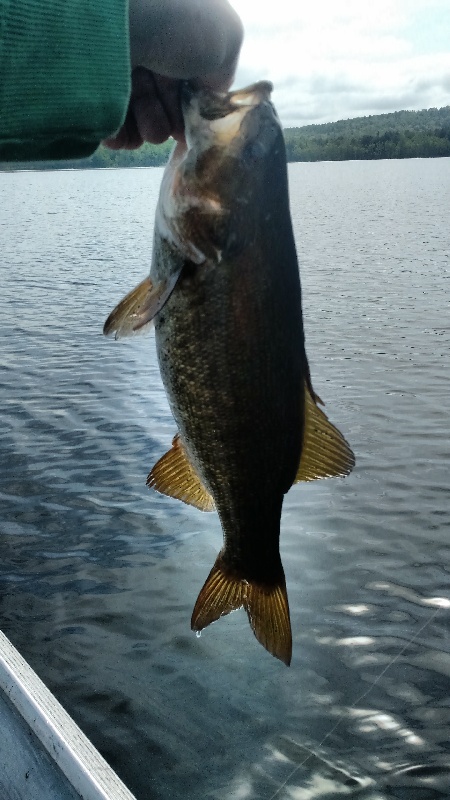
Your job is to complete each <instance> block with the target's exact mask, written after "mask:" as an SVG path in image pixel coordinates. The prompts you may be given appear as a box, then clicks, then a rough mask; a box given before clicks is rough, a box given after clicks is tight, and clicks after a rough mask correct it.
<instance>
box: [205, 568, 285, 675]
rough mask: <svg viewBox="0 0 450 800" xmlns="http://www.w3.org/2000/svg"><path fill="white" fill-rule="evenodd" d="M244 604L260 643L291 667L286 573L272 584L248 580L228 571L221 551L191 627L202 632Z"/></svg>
mask: <svg viewBox="0 0 450 800" xmlns="http://www.w3.org/2000/svg"><path fill="white" fill-rule="evenodd" d="M241 607H244V608H245V610H246V612H247V616H248V619H249V622H250V625H251V628H252V630H253V633H254V634H255V636H256V638H257V640H258V642H260V644H262V645H263V647H265V648H266V650H268V652H269V653H271V654H272V655H273V656H275V658H279V659H280V661H283V662H284V663H285V664H287V665H288V666H289V664H290V663H291V657H292V633H291V623H290V618H289V603H288V598H287V592H286V584H285V580H284V575H283V574H282V573H281V576H280V580H279V582H278V583H276V584H273V585H270V586H269V585H265V584H260V583H257V582H255V581H247V580H245V579H244V578H241V577H239V576H237V575H233V574H232V573H230V571H229V570H227V568H226V565H225V564H224V561H223V557H222V555H221V554H220V553H219V555H218V557H217V560H216V563H215V564H214V566H213V568H212V570H211V572H210V573H209V575H208V578H207V579H206V581H205V584H204V586H203V588H202V590H201V592H200V594H199V596H198V598H197V602H196V603H195V606H194V610H193V612H192V619H191V628H192V630H193V631H201V630H203V628H206V626H207V625H210V624H211V622H215V621H216V620H218V619H219V617H222V616H225V614H229V613H230V611H234V610H235V609H237V608H241Z"/></svg>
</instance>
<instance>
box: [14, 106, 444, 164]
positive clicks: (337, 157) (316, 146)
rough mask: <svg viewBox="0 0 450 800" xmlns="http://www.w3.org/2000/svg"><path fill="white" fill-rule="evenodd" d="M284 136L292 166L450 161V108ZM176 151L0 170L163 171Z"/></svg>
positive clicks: (151, 149) (158, 149)
mask: <svg viewBox="0 0 450 800" xmlns="http://www.w3.org/2000/svg"><path fill="white" fill-rule="evenodd" d="M284 136H285V140H286V153H287V160H288V161H289V162H293V161H351V160H373V159H381V158H438V157H442V156H450V106H444V107H443V108H429V109H423V110H422V111H394V112H392V113H390V114H376V115H370V116H367V117H356V118H354V119H346V120H339V121H338V122H326V123H325V124H322V125H304V126H302V127H300V128H285V129H284ZM172 146H173V142H171V141H169V142H164V144H162V145H152V144H145V145H143V146H142V147H141V148H139V150H109V149H108V148H106V147H103V146H102V145H101V146H100V147H99V148H98V149H97V150H96V152H95V153H94V154H93V155H92V156H90V158H85V159H79V160H73V161H47V162H34V163H26V164H22V165H19V164H17V163H15V164H0V169H3V170H11V169H18V168H21V167H22V168H24V169H41V170H42V169H101V168H114V167H121V168H124V167H159V166H164V164H165V163H166V162H167V159H168V156H169V153H170V151H171V149H172Z"/></svg>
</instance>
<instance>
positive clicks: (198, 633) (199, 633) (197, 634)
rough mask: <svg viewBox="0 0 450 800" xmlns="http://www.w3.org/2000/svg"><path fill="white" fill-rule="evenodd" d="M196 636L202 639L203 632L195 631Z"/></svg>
mask: <svg viewBox="0 0 450 800" xmlns="http://www.w3.org/2000/svg"><path fill="white" fill-rule="evenodd" d="M195 635H196V637H197V639H200V636H201V635H202V632H201V631H195Z"/></svg>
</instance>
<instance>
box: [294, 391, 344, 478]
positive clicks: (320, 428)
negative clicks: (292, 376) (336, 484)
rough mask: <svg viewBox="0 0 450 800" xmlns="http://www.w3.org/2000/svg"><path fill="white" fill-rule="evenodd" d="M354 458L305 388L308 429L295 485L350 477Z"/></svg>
mask: <svg viewBox="0 0 450 800" xmlns="http://www.w3.org/2000/svg"><path fill="white" fill-rule="evenodd" d="M354 466H355V456H354V455H353V452H352V450H351V448H350V445H349V444H348V442H347V441H346V440H345V439H344V437H343V435H342V433H341V432H340V431H338V429H337V428H335V426H334V425H332V424H331V422H330V421H329V419H328V417H327V415H326V414H324V412H323V411H322V410H321V409H320V408H319V407H318V406H317V404H316V402H315V401H314V399H313V397H312V396H311V392H310V390H309V388H308V387H307V386H306V385H305V428H304V434H303V447H302V455H301V458H300V465H299V468H298V471H297V475H296V477H295V481H294V483H298V482H299V481H314V480H318V479H319V478H335V477H344V476H345V475H348V474H349V473H350V472H351V471H352V469H353V467H354Z"/></svg>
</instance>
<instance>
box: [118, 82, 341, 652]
mask: <svg viewBox="0 0 450 800" xmlns="http://www.w3.org/2000/svg"><path fill="white" fill-rule="evenodd" d="M270 91H271V85H270V84H268V83H267V82H260V83H258V84H255V85H254V86H252V87H248V88H247V89H243V90H240V91H237V92H230V93H228V94H217V93H213V92H211V91H207V90H203V91H197V92H195V91H194V90H193V89H191V88H190V87H189V85H186V87H185V89H184V93H183V113H184V120H185V126H186V140H187V142H188V145H185V144H181V143H179V144H177V146H176V147H175V150H174V152H173V154H172V157H171V160H170V161H169V164H168V165H167V167H166V171H165V174H164V177H163V181H162V185H161V191H160V198H159V202H158V208H157V213H156V224H155V237H154V247H153V257H152V267H151V272H150V276H149V278H148V279H146V280H145V281H143V282H142V284H140V286H139V287H138V289H137V290H133V292H131V293H130V295H128V296H127V298H125V299H124V300H123V301H122V303H120V304H119V306H117V308H116V309H115V310H114V311H113V312H112V314H111V315H110V317H109V318H108V320H107V322H106V324H105V332H106V333H111V332H116V336H117V335H122V334H128V333H130V332H132V331H133V330H139V329H140V328H142V327H143V326H145V325H146V324H148V323H149V322H150V321H151V320H153V319H154V321H155V329H156V337H155V338H156V348H157V353H158V359H159V365H160V371H161V377H162V380H163V383H164V386H165V389H166V393H167V396H168V399H169V403H170V407H171V409H172V413H173V416H174V419H175V422H176V424H177V427H178V433H177V436H176V437H175V439H174V442H173V445H172V448H171V450H169V452H168V453H166V454H165V455H164V456H163V457H162V458H161V459H160V460H159V461H158V463H157V464H156V465H155V467H154V468H153V470H152V471H151V473H150V475H149V477H148V481H147V483H148V485H149V486H151V487H154V488H155V489H157V490H158V491H160V492H163V493H164V494H167V495H169V496H172V497H174V498H177V499H180V500H183V501H184V502H187V503H191V504H192V505H195V506H197V507H198V508H201V509H203V510H212V509H214V508H215V509H216V510H217V512H218V514H219V517H220V521H221V524H222V528H223V533H224V546H223V548H222V550H221V552H220V553H219V555H218V557H217V560H216V562H215V564H214V566H213V568H212V570H211V572H210V574H209V576H208V578H207V580H206V582H205V584H204V586H203V588H202V590H201V592H200V594H199V596H198V599H197V602H196V604H195V607H194V611H193V614H192V620H191V626H192V628H193V630H195V631H200V630H202V629H203V628H204V627H206V626H207V625H209V624H210V623H211V622H214V621H215V620H217V619H218V618H219V617H220V616H223V615H224V614H228V613H229V612H230V611H232V610H234V609H236V608H239V607H241V606H243V607H244V608H245V610H246V611H247V614H248V618H249V622H250V625H251V627H252V629H253V632H254V633H255V636H256V637H257V639H258V640H259V641H260V642H261V644H263V646H264V647H265V648H266V649H267V650H269V652H271V653H272V654H273V655H275V656H276V657H277V658H279V659H281V660H282V661H284V662H285V663H286V664H289V663H290V660H291V653H292V634H291V626H290V619H289V605H288V598H287V592H286V583H285V577H284V571H283V566H282V563H281V558H280V553H279V538H280V519H281V512H282V504H283V498H284V495H285V493H286V492H287V491H288V490H289V489H290V487H291V486H292V484H293V483H294V482H297V481H300V480H313V479H317V478H323V477H330V476H333V475H340V476H342V475H346V474H348V473H349V472H350V470H351V469H352V467H353V465H354V457H353V453H352V451H351V449H350V447H349V446H348V444H347V442H346V441H345V439H344V437H343V436H342V434H340V433H339V431H338V430H337V429H336V428H335V427H334V426H333V425H332V424H331V423H330V422H329V421H328V419H327V417H326V415H325V414H324V413H323V411H322V410H321V409H320V408H319V406H318V403H319V402H320V400H319V398H318V397H317V396H316V395H315V393H314V391H313V389H312V385H311V379H310V374H309V367H308V360H307V356H306V352H305V341H304V332H303V318H302V307H301V289H300V278H299V270H298V263H297V255H296V249H295V243H294V237H293V232H292V224H291V218H290V211H289V199H288V184H287V168H286V154H285V149H284V141H283V134H282V130H281V126H280V123H279V120H278V117H277V114H276V111H275V109H274V107H273V105H272V103H271V102H270ZM130 298H131V299H130Z"/></svg>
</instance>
